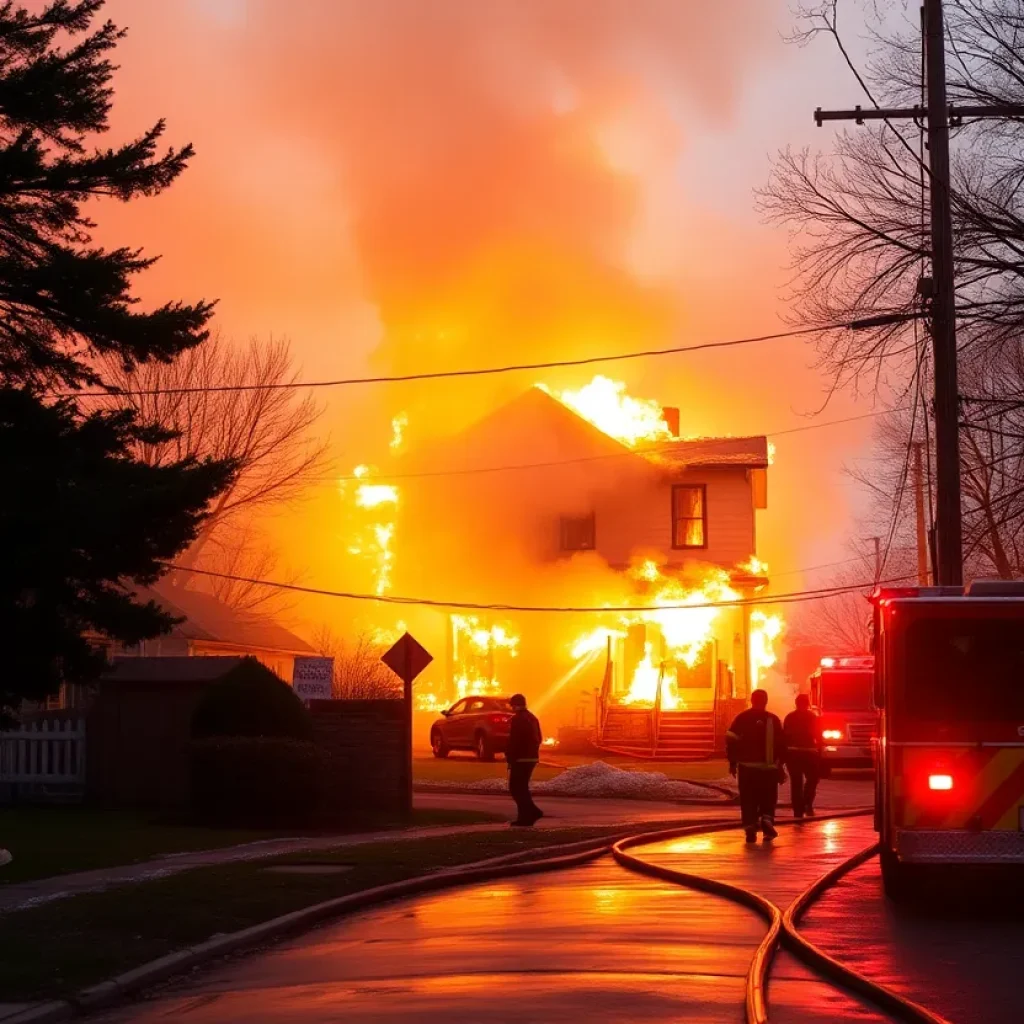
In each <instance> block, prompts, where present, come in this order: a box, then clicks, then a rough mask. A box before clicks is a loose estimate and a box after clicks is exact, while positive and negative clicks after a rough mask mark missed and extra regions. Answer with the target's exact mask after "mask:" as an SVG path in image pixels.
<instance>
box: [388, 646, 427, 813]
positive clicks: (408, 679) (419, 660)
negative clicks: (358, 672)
mask: <svg viewBox="0 0 1024 1024" xmlns="http://www.w3.org/2000/svg"><path fill="white" fill-rule="evenodd" d="M380 660H381V661H383V662H384V664H385V665H387V667H388V668H389V669H391V671H392V672H394V673H395V675H396V676H398V678H399V679H401V680H402V698H403V700H404V701H405V709H404V714H403V716H402V721H403V722H404V724H405V737H404V740H403V743H402V755H403V757H402V760H403V765H402V769H403V779H402V783H403V789H404V792H405V807H406V813H408V814H411V813H412V681H413V680H414V679H415V678H416V677H417V676H418V675H419V674H420V673H421V672H422V671H423V670H424V669H425V668H426V667H427V666H428V665H429V664H430V663H431V662H432V661H433V660H434V658H433V655H431V654H430V653H429V652H428V651H427V649H426V648H425V647H424V646H423V645H422V644H421V643H419V641H417V640H416V639H414V638H413V636H412V635H411V634H410V633H403V634H402V635H401V636H400V637H399V638H398V640H396V641H395V644H394V646H393V647H392V648H391V649H390V650H389V651H388V652H387V653H386V654H384V656H383V657H382V658H381V659H380Z"/></svg>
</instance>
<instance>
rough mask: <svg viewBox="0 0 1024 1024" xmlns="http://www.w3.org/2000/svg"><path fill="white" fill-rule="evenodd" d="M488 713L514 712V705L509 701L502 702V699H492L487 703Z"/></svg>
mask: <svg viewBox="0 0 1024 1024" xmlns="http://www.w3.org/2000/svg"><path fill="white" fill-rule="evenodd" d="M487 710H488V711H509V712H511V711H512V705H511V704H509V702H508V701H507V700H502V699H501V698H500V697H492V698H491V699H490V700H489V701H488V702H487Z"/></svg>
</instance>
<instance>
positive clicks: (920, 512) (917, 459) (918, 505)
mask: <svg viewBox="0 0 1024 1024" xmlns="http://www.w3.org/2000/svg"><path fill="white" fill-rule="evenodd" d="M923 448H924V445H923V444H922V443H921V442H920V441H915V442H914V511H915V512H916V514H917V582H918V584H919V585H920V586H922V587H927V586H928V530H927V526H926V524H925V519H924V469H923V461H922V454H921V453H922V449H923Z"/></svg>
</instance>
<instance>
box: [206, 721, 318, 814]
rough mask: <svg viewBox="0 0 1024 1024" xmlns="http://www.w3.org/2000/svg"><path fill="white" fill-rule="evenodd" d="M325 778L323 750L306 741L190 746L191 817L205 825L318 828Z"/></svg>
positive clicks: (222, 740) (216, 741) (241, 740)
mask: <svg viewBox="0 0 1024 1024" xmlns="http://www.w3.org/2000/svg"><path fill="white" fill-rule="evenodd" d="M325 777H326V771H325V764H324V759H323V757H322V755H321V753H320V751H319V749H318V748H317V746H316V745H315V744H314V743H311V742H308V741H305V740H295V739H286V738H280V737H269V738H268V737H256V736H239V737H214V738H210V739H201V740H193V742H192V748H191V804H192V812H193V815H194V816H195V818H196V819H197V820H198V821H200V822H202V823H203V824H206V825H215V826H236V827H242V828H281V827H294V826H308V825H311V824H314V823H315V822H316V818H317V815H318V811H319V807H320V801H321V798H322V795H323V786H324V780H325Z"/></svg>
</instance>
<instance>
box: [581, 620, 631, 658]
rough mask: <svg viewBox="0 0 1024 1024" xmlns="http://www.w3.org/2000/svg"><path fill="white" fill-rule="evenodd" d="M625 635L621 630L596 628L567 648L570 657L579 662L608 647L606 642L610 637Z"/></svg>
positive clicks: (604, 627) (603, 627) (605, 627)
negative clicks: (570, 654)
mask: <svg viewBox="0 0 1024 1024" xmlns="http://www.w3.org/2000/svg"><path fill="white" fill-rule="evenodd" d="M625 635H626V634H625V633H624V632H623V631H622V630H621V629H609V628H608V627H607V626H598V627H597V628H596V629H592V630H590V631H589V632H588V633H583V634H581V635H580V636H579V637H577V638H576V640H575V641H574V642H573V644H572V646H571V647H570V648H569V649H570V651H571V653H572V656H573V657H574V658H575V659H576V660H577V661H579V660H580V659H582V658H586V657H588V656H589V655H591V654H596V653H597V652H598V651H603V650H605V649H606V648H607V647H608V640H609V639H610V638H612V637H624V636H625Z"/></svg>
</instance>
